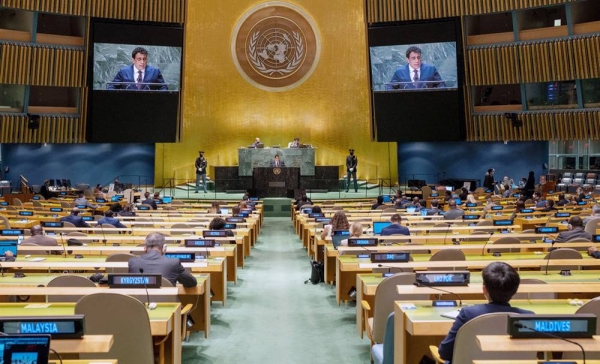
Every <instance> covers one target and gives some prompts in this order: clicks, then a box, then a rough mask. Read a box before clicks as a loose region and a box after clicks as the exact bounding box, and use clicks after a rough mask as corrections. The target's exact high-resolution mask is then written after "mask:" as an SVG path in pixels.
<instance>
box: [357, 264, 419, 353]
mask: <svg viewBox="0 0 600 364" xmlns="http://www.w3.org/2000/svg"><path fill="white" fill-rule="evenodd" d="M414 282H415V274H414V273H399V274H395V275H393V276H391V277H387V278H386V279H384V280H383V281H381V283H379V285H378V286H377V289H376V291H375V299H374V302H373V307H372V308H371V306H370V305H369V303H368V302H367V301H364V300H363V301H362V302H361V305H362V308H363V318H364V322H365V330H366V331H367V336H368V337H369V338H370V339H371V343H372V344H379V343H382V342H383V334H384V332H385V323H386V320H387V318H388V316H389V315H390V313H392V312H394V301H400V300H407V299H409V300H420V299H423V300H427V299H429V295H427V294H426V295H423V296H422V297H417V296H412V295H411V296H405V295H401V294H399V293H398V290H397V289H396V286H398V285H410V284H413V283H414Z"/></svg>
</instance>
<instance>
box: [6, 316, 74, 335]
mask: <svg viewBox="0 0 600 364" xmlns="http://www.w3.org/2000/svg"><path fill="white" fill-rule="evenodd" d="M0 331H1V332H4V333H6V334H50V335H51V337H52V338H53V339H57V338H60V339H80V338H81V337H83V334H84V333H85V325H84V315H71V316H12V317H9V316H6V317H0Z"/></svg>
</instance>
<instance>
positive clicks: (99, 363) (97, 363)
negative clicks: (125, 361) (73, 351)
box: [48, 359, 119, 364]
mask: <svg viewBox="0 0 600 364" xmlns="http://www.w3.org/2000/svg"><path fill="white" fill-rule="evenodd" d="M118 362H119V361H118V360H109V359H95V360H94V359H91V360H66V359H63V361H62V363H63V364H118ZM48 364H59V361H58V360H57V359H50V361H49V362H48Z"/></svg>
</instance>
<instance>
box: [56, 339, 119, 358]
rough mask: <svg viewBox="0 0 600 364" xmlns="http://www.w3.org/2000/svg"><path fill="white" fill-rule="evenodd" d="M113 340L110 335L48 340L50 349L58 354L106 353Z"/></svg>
mask: <svg viewBox="0 0 600 364" xmlns="http://www.w3.org/2000/svg"><path fill="white" fill-rule="evenodd" d="M113 339H114V338H113V336H112V335H84V336H83V338H81V339H66V340H63V339H53V340H50V347H51V348H52V349H54V350H56V351H57V352H58V353H59V354H63V353H66V354H79V353H89V354H93V353H108V352H109V351H110V348H111V347H112V345H113V342H114V340H113Z"/></svg>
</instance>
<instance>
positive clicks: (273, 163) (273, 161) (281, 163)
mask: <svg viewBox="0 0 600 364" xmlns="http://www.w3.org/2000/svg"><path fill="white" fill-rule="evenodd" d="M271 167H276V166H275V159H273V160H272V161H271ZM279 167H285V162H284V161H282V160H281V159H280V160H279Z"/></svg>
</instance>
